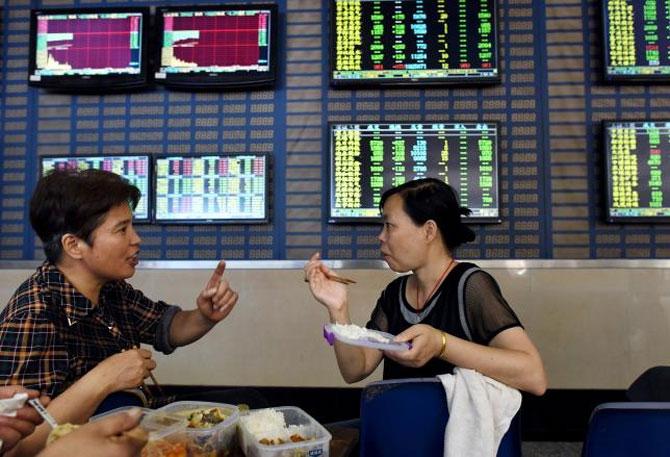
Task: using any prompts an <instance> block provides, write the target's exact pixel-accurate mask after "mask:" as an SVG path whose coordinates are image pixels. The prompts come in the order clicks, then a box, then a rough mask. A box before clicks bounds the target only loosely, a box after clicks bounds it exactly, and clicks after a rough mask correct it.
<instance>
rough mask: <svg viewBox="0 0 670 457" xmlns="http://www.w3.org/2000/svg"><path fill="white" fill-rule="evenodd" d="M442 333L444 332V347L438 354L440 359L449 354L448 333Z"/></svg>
mask: <svg viewBox="0 0 670 457" xmlns="http://www.w3.org/2000/svg"><path fill="white" fill-rule="evenodd" d="M441 333H442V349H440V353H439V354H438V356H437V357H438V358H439V359H443V358H445V357H446V356H447V333H446V332H441Z"/></svg>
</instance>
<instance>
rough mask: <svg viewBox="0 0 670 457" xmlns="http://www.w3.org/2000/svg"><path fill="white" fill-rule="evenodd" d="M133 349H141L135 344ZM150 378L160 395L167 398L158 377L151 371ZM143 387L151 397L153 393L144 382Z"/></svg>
mask: <svg viewBox="0 0 670 457" xmlns="http://www.w3.org/2000/svg"><path fill="white" fill-rule="evenodd" d="M132 348H133V349H139V348H140V347H139V346H138V345H137V344H133V347H132ZM124 350H125V349H124ZM149 377H150V378H151V382H153V383H154V386H156V390H157V391H158V393H159V394H160V395H162V396H165V393H164V392H163V388H162V387H161V385H160V384H158V380H157V379H156V376H154V374H153V373H152V372H151V371H150V372H149ZM141 387H142V389H143V390H144V391H145V393H146V394H147V395H149V396H151V391H150V390H149V388H148V387H147V385H146V384H145V383H144V382H142V384H141Z"/></svg>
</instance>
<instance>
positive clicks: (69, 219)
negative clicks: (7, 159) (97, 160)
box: [30, 170, 141, 264]
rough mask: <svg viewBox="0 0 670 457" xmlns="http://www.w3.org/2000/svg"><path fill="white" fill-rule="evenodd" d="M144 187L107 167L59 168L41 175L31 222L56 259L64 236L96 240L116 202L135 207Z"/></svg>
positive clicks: (49, 256)
mask: <svg viewBox="0 0 670 457" xmlns="http://www.w3.org/2000/svg"><path fill="white" fill-rule="evenodd" d="M140 196H141V193H140V190H139V189H138V188H137V187H136V186H133V185H132V184H130V183H129V182H128V181H126V180H125V179H123V178H122V177H121V176H119V175H117V174H115V173H111V172H109V171H103V170H81V171H78V170H55V171H52V172H50V173H49V174H47V175H45V176H43V177H41V178H40V179H39V181H37V186H36V188H35V192H33V196H32V198H31V199H30V225H32V227H33V230H35V233H37V236H39V237H40V239H41V240H42V243H43V245H44V253H45V254H46V257H47V259H48V260H49V261H50V262H52V263H54V264H55V263H57V262H58V261H59V260H60V258H61V255H62V254H63V246H62V244H61V238H62V237H63V235H65V234H66V233H71V234H72V235H75V236H77V237H79V238H81V239H83V240H86V242H87V243H89V244H92V239H91V234H92V233H93V231H94V230H95V229H96V228H98V227H99V226H100V225H101V224H102V222H103V220H104V217H105V215H106V214H107V212H108V211H109V210H110V209H112V208H113V207H114V206H117V205H120V204H122V203H128V205H129V206H130V209H131V210H135V208H136V207H137V203H138V202H139V200H140Z"/></svg>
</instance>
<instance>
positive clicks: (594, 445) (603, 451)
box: [582, 402, 670, 457]
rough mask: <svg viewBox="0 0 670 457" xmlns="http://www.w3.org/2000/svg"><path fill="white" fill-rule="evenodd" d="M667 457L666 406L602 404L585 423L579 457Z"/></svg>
mask: <svg viewBox="0 0 670 457" xmlns="http://www.w3.org/2000/svg"><path fill="white" fill-rule="evenodd" d="M669 455H670V403H667V402H631V403H604V404H602V405H598V406H596V408H595V409H594V410H593V414H591V419H590V420H589V428H588V431H587V433H586V440H585V441H584V446H583V447H582V457H605V456H607V457H627V456H634V457H656V456H659V457H660V456H664V457H667V456H669Z"/></svg>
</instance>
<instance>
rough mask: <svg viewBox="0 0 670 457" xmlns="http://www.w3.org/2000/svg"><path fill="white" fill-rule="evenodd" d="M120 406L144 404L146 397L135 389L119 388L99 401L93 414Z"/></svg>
mask: <svg viewBox="0 0 670 457" xmlns="http://www.w3.org/2000/svg"><path fill="white" fill-rule="evenodd" d="M122 406H139V407H145V406H146V397H145V396H144V394H143V393H142V392H141V391H139V390H137V389H133V390H121V391H118V392H113V393H111V394H110V395H108V396H107V397H105V399H104V400H103V401H102V403H100V405H99V406H98V409H96V410H95V412H94V413H93V415H94V416H96V415H98V414H102V413H106V412H107V411H111V410H113V409H116V408H121V407H122Z"/></svg>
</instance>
